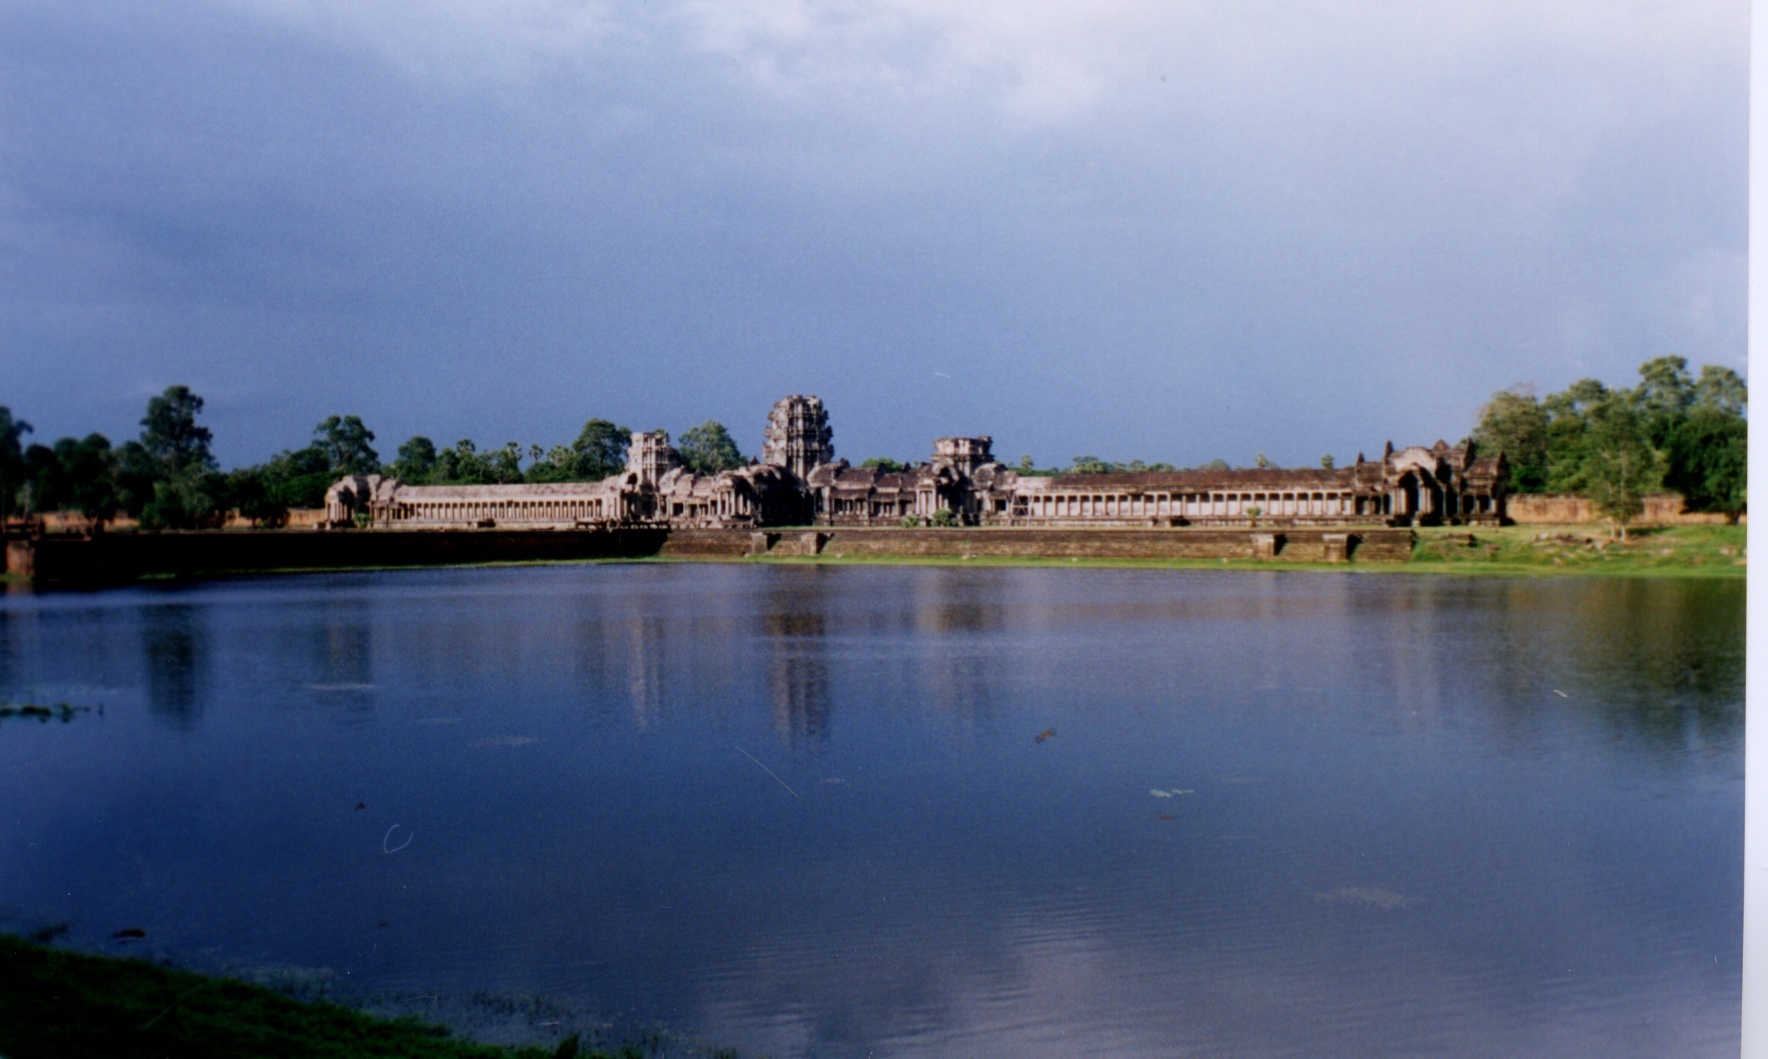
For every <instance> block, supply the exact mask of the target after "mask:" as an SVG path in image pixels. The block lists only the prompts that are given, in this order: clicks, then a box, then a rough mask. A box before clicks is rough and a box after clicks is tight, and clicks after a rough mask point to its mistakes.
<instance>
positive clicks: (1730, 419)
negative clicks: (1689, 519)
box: [1664, 407, 1749, 522]
mask: <svg viewBox="0 0 1768 1059" xmlns="http://www.w3.org/2000/svg"><path fill="white" fill-rule="evenodd" d="M1748 450H1749V424H1748V422H1746V421H1745V420H1744V418H1743V417H1742V416H1738V415H1728V414H1726V413H1725V412H1723V411H1720V410H1719V409H1717V408H1705V407H1703V408H1696V409H1695V410H1694V412H1692V413H1691V414H1690V415H1689V416H1688V417H1687V418H1686V419H1685V420H1684V421H1683V422H1682V423H1681V424H1680V425H1679V426H1678V427H1677V429H1676V431H1675V432H1674V433H1672V434H1671V435H1670V438H1669V443H1668V444H1667V445H1666V446H1665V453H1664V455H1665V459H1666V462H1667V463H1668V465H1669V466H1668V468H1667V469H1666V470H1665V472H1664V484H1665V485H1666V486H1669V487H1670V488H1671V489H1674V490H1676V491H1677V492H1678V493H1681V494H1682V496H1683V497H1684V498H1685V499H1686V501H1687V503H1688V507H1689V509H1690V510H1693V511H1718V512H1722V513H1724V515H1725V516H1726V518H1727V519H1729V520H1730V521H1733V522H1735V521H1736V520H1737V516H1738V515H1740V514H1742V513H1743V511H1744V507H1745V499H1746V498H1747V496H1748V485H1749V470H1748V468H1749V451H1748Z"/></svg>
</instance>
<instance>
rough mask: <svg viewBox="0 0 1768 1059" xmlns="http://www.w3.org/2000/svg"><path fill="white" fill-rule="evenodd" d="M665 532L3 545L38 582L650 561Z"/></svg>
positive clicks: (308, 535) (107, 538) (296, 535)
mask: <svg viewBox="0 0 1768 1059" xmlns="http://www.w3.org/2000/svg"><path fill="white" fill-rule="evenodd" d="M666 535H667V531H665V530H653V529H616V530H586V531H582V532H553V533H548V532H522V531H509V532H505V531H499V530H411V531H379V530H377V531H351V530H334V531H328V532H318V531H314V530H243V531H233V530H220V531H214V530H209V531H201V530H198V531H190V532H169V533H101V534H97V535H95V536H92V537H81V536H71V535H70V536H56V535H49V536H44V537H39V538H36V539H34V540H10V541H7V548H6V560H7V572H9V573H14V574H18V575H20V576H24V577H31V578H34V579H35V580H38V581H44V582H66V583H80V582H89V583H114V582H118V581H128V580H132V579H134V578H138V577H146V576H209V575H215V574H234V573H256V572H264V571H272V570H313V569H353V568H362V567H381V566H432V565H449V564H470V563H491V562H521V561H529V560H559V561H569V560H573V559H621V558H639V557H643V556H651V555H656V554H658V552H659V551H660V550H661V549H662V547H663V542H664V538H665V537H666Z"/></svg>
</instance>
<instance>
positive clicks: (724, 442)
mask: <svg viewBox="0 0 1768 1059" xmlns="http://www.w3.org/2000/svg"><path fill="white" fill-rule="evenodd" d="M675 448H676V451H677V452H678V453H680V454H681V462H682V463H684V464H686V465H687V468H688V470H690V471H693V472H694V473H695V474H717V473H718V472H719V471H734V470H736V469H737V468H738V467H741V466H743V464H744V463H746V462H748V461H746V460H744V459H743V454H742V453H741V452H738V451H737V443H736V441H735V440H733V439H732V438H731V432H730V431H728V430H726V429H725V428H724V424H723V423H719V422H717V421H715V420H711V419H708V420H707V421H706V422H704V423H701V424H700V425H699V426H697V427H692V428H690V429H688V430H684V431H682V434H681V439H680V441H679V442H678V443H677V444H676V446H675Z"/></svg>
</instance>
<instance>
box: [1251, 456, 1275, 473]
mask: <svg viewBox="0 0 1768 1059" xmlns="http://www.w3.org/2000/svg"><path fill="white" fill-rule="evenodd" d="M1252 462H1253V465H1254V466H1256V467H1257V468H1258V469H1259V470H1261V471H1269V470H1275V469H1276V467H1277V465H1276V464H1274V463H1272V462H1271V461H1270V460H1268V459H1266V458H1265V454H1264V453H1262V452H1261V453H1259V454H1258V457H1257V458H1256V459H1254V460H1253V461H1252Z"/></svg>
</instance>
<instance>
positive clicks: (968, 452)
mask: <svg viewBox="0 0 1768 1059" xmlns="http://www.w3.org/2000/svg"><path fill="white" fill-rule="evenodd" d="M993 446H994V439H993V438H991V437H988V436H987V435H984V436H982V437H975V438H934V439H933V465H934V466H935V467H940V466H944V467H950V468H951V469H952V470H954V471H956V472H957V473H958V474H959V475H961V476H963V477H965V478H973V477H975V475H976V469H977V468H978V467H981V466H982V465H983V464H985V463H990V462H992V461H993V460H994V455H993V453H992V452H991V449H992V448H993Z"/></svg>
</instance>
